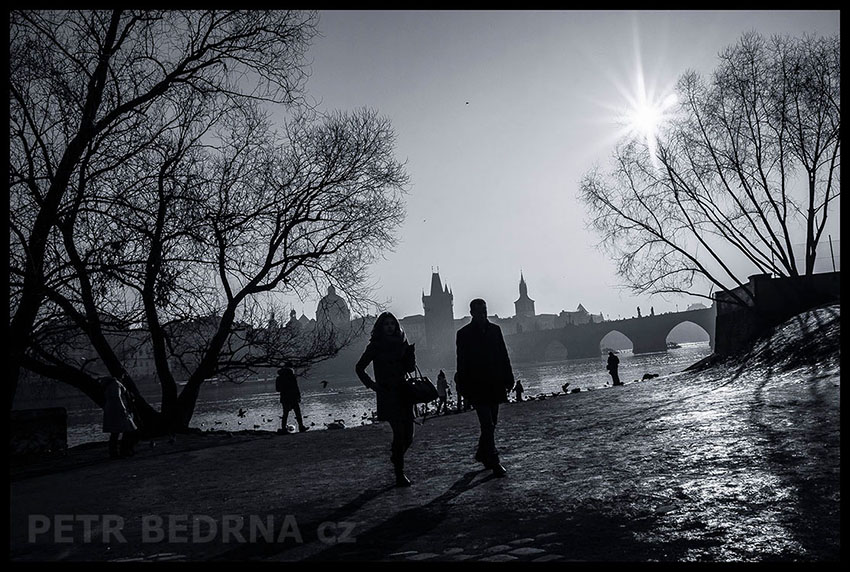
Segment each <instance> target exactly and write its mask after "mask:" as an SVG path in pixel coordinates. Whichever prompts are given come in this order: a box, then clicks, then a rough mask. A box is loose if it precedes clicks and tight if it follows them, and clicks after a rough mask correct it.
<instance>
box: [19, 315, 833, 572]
mask: <svg viewBox="0 0 850 572" xmlns="http://www.w3.org/2000/svg"><path fill="white" fill-rule="evenodd" d="M838 324H839V309H838V307H837V306H834V307H831V308H827V309H824V310H821V311H819V312H817V313H813V314H812V315H811V316H810V317H808V318H807V319H806V320H802V321H799V322H798V323H791V324H789V325H788V326H787V327H786V328H785V329H783V330H782V331H780V332H779V333H778V334H777V336H776V337H775V338H774V340H773V345H772V346H769V345H762V346H759V347H757V348H755V350H754V351H753V353H752V355H751V356H749V357H748V358H747V359H746V360H744V361H739V362H735V363H731V364H727V365H726V366H721V367H713V368H709V369H705V370H703V371H696V372H684V373H680V374H675V375H671V376H666V377H660V378H656V379H652V380H648V381H643V382H638V383H631V384H627V385H625V386H622V387H612V388H605V389H599V390H594V391H582V392H580V393H576V394H570V395H559V396H556V397H548V398H546V399H545V400H534V401H527V402H523V403H511V404H508V405H505V406H503V408H502V409H501V411H500V419H499V425H498V427H497V435H496V438H497V444H498V445H499V447H500V451H501V455H502V460H503V464H504V465H505V467H506V468H507V469H508V474H507V476H506V477H505V478H501V479H500V478H495V477H493V475H492V474H491V473H490V471H487V470H484V469H483V468H482V467H481V465H480V464H478V463H476V462H475V461H474V460H473V458H472V455H473V453H474V449H475V444H476V441H477V436H478V427H477V419H476V417H475V415H474V413H471V412H468V413H462V414H452V415H446V416H441V417H438V418H428V419H427V420H426V421H425V423H424V424H423V425H421V426H417V428H416V430H417V433H416V436H415V439H414V444H413V447H412V448H411V450H410V451H409V452H408V455H407V469H406V472H407V474H408V476H409V477H410V478H411V480H412V481H413V486H412V487H410V488H406V489H397V488H394V487H393V486H392V484H393V475H392V469H391V466H390V463H389V459H388V457H389V441H390V437H391V431H390V428H389V427H388V426H387V425H386V424H379V425H373V426H364V427H356V428H352V429H346V430H341V431H319V432H315V433H311V432H307V433H302V434H293V435H277V434H272V433H261V432H256V433H241V434H236V435H231V436H223V435H220V434H218V435H195V436H182V435H181V436H178V438H177V442H176V443H160V444H159V445H158V446H157V447H155V448H152V449H151V448H147V449H145V448H141V449H140V453H139V454H138V455H137V456H136V457H134V458H132V459H127V460H117V461H108V460H101V457H100V455H101V454H102V453H103V452H104V451H101V450H100V449H92V448H83V449H80V450H76V449H75V450H73V451H72V452H71V453H69V455H68V458H66V460H65V461H64V462H63V463H64V464H61V463H60V464H54V465H53V466H50V465H49V464H47V465H45V464H42V465H41V466H37V465H36V466H31V467H29V468H20V469H17V470H13V471H12V482H11V496H10V503H11V507H10V523H11V532H10V551H11V558H12V559H13V560H21V561H26V560H122V561H130V560H147V561H154V560H155V561H171V560H175V561H186V560H210V559H212V560H220V559H223V560H273V561H291V560H307V561H313V560H325V561H327V560H340V561H378V560H380V561H405V562H415V561H429V562H432V561H484V562H501V561H511V562H519V561H526V562H531V561H534V562H547V561H551V562H567V561H679V562H684V561H837V560H838V559H839V552H840V550H839V549H840V542H839V537H840V535H839V532H840V516H839V507H840V424H839V419H840V415H839V414H840V363H839V357H838V356H837V355H835V354H830V352H829V350H830V349H832V350H835V349H837V348H838V345H837V344H838V338H839V336H840V329H839V325H838ZM815 336H816V337H817V339H819V340H821V342H820V343H819V345H818V347H819V348H822V349H823V348H825V351H823V352H821V353H817V352H814V353H813V352H812V351H808V350H807V353H803V354H801V353H800V352H801V351H802V350H805V349H806V347H807V346H806V344H807V343H808V342H807V341H806V340H809V339H810V338H811V339H815ZM824 339H826V340H828V341H829V343H827V344H824V343H823V340H824ZM833 342H834V343H833ZM780 346H781V347H782V349H781V350H777V349H776V348H778V347H780ZM771 348H772V349H771ZM810 349H811V348H810ZM801 356H802V357H801ZM142 445H144V443H143V444H142ZM110 519H111V520H110ZM240 519H241V520H240ZM86 520H88V521H89V522H90V523H91V528H90V529H89V530H88V533H89V534H88V537H89V538H88V539H87V535H86V532H87V531H86V530H85V526H84V524H85V521H86ZM118 521H120V524H121V527H120V533H118V534H115V522H118ZM62 526H65V528H62ZM110 526H112V528H110ZM28 535H29V536H30V537H31V538H28ZM104 540H106V542H104ZM169 540H170V541H169ZM66 541H67V542H66Z"/></svg>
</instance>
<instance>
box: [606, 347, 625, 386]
mask: <svg viewBox="0 0 850 572" xmlns="http://www.w3.org/2000/svg"><path fill="white" fill-rule="evenodd" d="M619 366H620V358H618V357H617V356H615V355H614V352H608V365H607V366H605V368H606V369H607V370H608V373H610V374H611V380H612V381H613V383H614V385H623V382H622V381H620V374H619V373H618V372H617V368H618V367H619Z"/></svg>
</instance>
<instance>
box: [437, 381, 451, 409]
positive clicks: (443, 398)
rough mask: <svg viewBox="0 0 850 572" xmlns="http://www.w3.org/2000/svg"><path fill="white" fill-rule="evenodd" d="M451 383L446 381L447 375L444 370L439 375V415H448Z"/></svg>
mask: <svg viewBox="0 0 850 572" xmlns="http://www.w3.org/2000/svg"><path fill="white" fill-rule="evenodd" d="M449 391H450V389H449V382H448V381H446V374H445V373H444V372H443V370H440V373H438V374H437V415H439V414H440V412H441V411H442V412H443V413H448V408H449V404H448V400H449Z"/></svg>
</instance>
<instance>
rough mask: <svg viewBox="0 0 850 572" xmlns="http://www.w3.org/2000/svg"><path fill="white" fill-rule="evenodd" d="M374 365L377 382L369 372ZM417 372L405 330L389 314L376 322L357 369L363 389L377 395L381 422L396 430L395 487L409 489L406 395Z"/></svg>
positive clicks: (410, 438) (409, 418)
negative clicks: (412, 374)
mask: <svg viewBox="0 0 850 572" xmlns="http://www.w3.org/2000/svg"><path fill="white" fill-rule="evenodd" d="M370 363H371V364H372V369H373V370H374V374H375V379H374V380H372V378H371V377H369V374H368V373H367V372H366V367H367V366H368V365H369V364H370ZM415 369H416V354H415V347H414V345H413V344H409V343H408V342H407V338H406V337H405V335H404V330H402V329H401V325H400V324H399V323H398V320H397V319H396V317H395V316H393V315H392V314H391V313H390V312H384V313H382V314H381V315H380V316H378V319H377V320H375V325H374V326H373V327H372V336H371V338H370V339H369V344H368V345H367V346H366V350H365V351H364V352H363V355H362V356H361V357H360V360H359V361H358V362H357V365H355V366H354V370H355V371H356V372H357V377H358V378H360V381H361V382H363V385H365V386H366V387H368V388H369V389H371V390H373V391H374V392H375V398H376V400H377V406H378V407H377V418H378V421H387V422H389V424H390V427H392V430H393V441H392V445H391V447H390V461H391V462H392V464H393V468H394V470H395V476H396V486H399V487H408V486H410V479H408V478H407V475H405V474H404V454H405V452H406V451H407V449H408V448H410V445H412V444H413V419H414V412H413V403H411V402H410V401H409V400H408V399H407V396H406V395H405V394H404V387H403V381H404V377H405V373H407V372H412V371H414V370H415Z"/></svg>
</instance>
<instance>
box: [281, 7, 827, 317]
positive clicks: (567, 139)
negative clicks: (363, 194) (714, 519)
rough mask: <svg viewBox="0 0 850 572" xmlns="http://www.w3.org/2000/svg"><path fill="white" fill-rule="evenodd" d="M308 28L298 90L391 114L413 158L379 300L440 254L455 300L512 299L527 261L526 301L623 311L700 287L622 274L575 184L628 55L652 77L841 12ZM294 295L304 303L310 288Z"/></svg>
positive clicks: (407, 308)
mask: <svg viewBox="0 0 850 572" xmlns="http://www.w3.org/2000/svg"><path fill="white" fill-rule="evenodd" d="M319 30H320V32H321V34H322V36H321V37H319V38H317V39H316V40H315V41H314V44H313V46H312V48H311V51H310V56H311V58H312V60H313V66H312V68H313V72H312V76H311V78H310V80H309V82H308V84H307V89H308V92H309V94H310V95H311V96H312V97H314V98H316V99H317V100H319V101H320V105H319V107H320V109H322V110H326V111H329V110H332V109H341V110H350V109H354V108H356V107H362V106H366V107H371V108H375V109H377V110H378V111H379V112H380V113H381V114H383V115H385V116H387V117H389V118H390V119H391V121H392V123H393V127H394V129H395V131H396V134H397V156H398V158H400V159H402V160H406V161H407V168H408V173H409V174H410V177H411V184H410V191H411V192H410V194H409V195H408V197H407V219H406V222H405V224H404V226H403V227H402V228H401V230H400V233H399V244H398V246H397V248H396V249H395V251H394V252H388V253H387V254H386V260H382V261H380V262H379V263H377V264H375V265H374V266H373V267H372V269H371V275H372V279H373V281H374V282H375V283H376V284H377V289H376V294H377V296H378V298H379V299H380V300H384V301H387V302H388V309H389V310H390V311H392V312H394V313H395V314H396V315H397V316H399V317H401V316H407V315H411V314H421V313H422V312H423V310H422V302H421V294H422V290H423V289H424V290H426V294H427V293H428V292H427V290H428V288H429V285H430V279H431V269H432V267H435V268H436V267H439V271H440V275H441V276H442V278H443V280H444V282H446V283H448V284H449V286H450V288H451V289H452V291H453V292H454V312H455V317H462V316H464V315H467V314H468V303H469V300H471V299H472V298H475V297H483V298H485V299H486V300H487V303H488V308H489V310H490V313H491V314H492V313H496V314H498V315H500V316H503V317H504V316H512V315H513V314H514V307H513V302H514V300H516V298H517V297H518V282H519V277H520V270H522V272H523V274H524V276H525V280H526V282H527V284H528V291H529V295H530V297H531V298H533V299H534V300H535V301H536V310H537V313H557V312H560V311H561V310H574V309H575V308H576V306H577V305H578V304H579V303H581V304H583V305H584V306H585V308H587V309H588V310H589V311H590V312H593V313H598V312H602V313H604V314H605V316H606V318H607V317H609V316H610V317H612V318H616V317H617V316H618V315H622V316H624V317H625V316H631V315H633V314H634V313H635V311H636V310H635V307H636V306H637V305H640V306H641V309H642V310H643V311H644V312H645V313H647V312H648V310H649V307H650V305H652V306H654V307H655V311H656V312H664V311H668V310H675V309H676V305H677V304H678V305H679V308H680V309H684V308H685V306H687V305H688V304H689V303H690V302H693V301H699V300H698V299H682V298H675V297H667V298H666V299H663V298H661V297H654V298H649V297H645V298H639V299H637V298H633V297H632V296H631V295H630V294H629V293H628V292H626V291H625V290H623V289H621V288H619V286H620V281H619V279H618V277H617V276H616V274H615V268H614V265H613V263H612V262H611V261H609V260H607V259H606V258H605V257H604V255H603V254H602V253H601V252H600V251H598V250H597V249H596V248H595V244H596V243H597V242H598V236H596V235H595V234H594V233H592V232H591V231H590V230H588V229H587V228H586V220H585V219H586V216H585V212H584V207H583V205H582V203H580V202H579V201H578V200H577V198H576V195H577V191H578V182H579V180H580V179H581V177H582V175H583V174H584V173H585V172H586V171H587V170H588V169H589V168H590V167H592V166H593V165H594V163H599V164H600V165H602V166H604V165H605V163H606V162H607V159H608V157H609V156H610V153H611V150H612V149H613V143H614V140H615V137H616V134H617V131H618V129H619V127H618V125H617V124H616V122H615V120H614V115H615V112H614V109H615V108H624V107H625V106H626V101H627V97H628V96H629V95H631V94H634V93H636V77H637V72H638V69H639V68H641V69H642V70H643V74H644V76H645V78H646V83H647V88H648V89H654V90H655V93H657V94H661V93H664V92H665V91H666V90H669V89H670V88H671V87H672V85H673V84H674V83H675V81H676V79H677V78H678V77H679V76H680V75H681V74H682V73H683V72H684V71H686V70H687V69H689V68H692V69H696V70H698V71H701V72H703V73H707V72H710V71H711V70H712V69H713V68H714V67H715V65H716V63H717V59H716V56H717V53H718V52H719V51H720V50H722V49H723V48H724V47H726V46H728V45H731V44H734V43H735V42H736V41H737V40H738V39H739V38H740V36H741V35H742V34H743V33H745V32H747V31H750V30H755V31H758V32H760V33H763V34H764V35H771V34H776V33H788V34H791V35H795V36H796V35H801V34H803V33H817V34H835V33H838V32H839V12H838V11H811V12H809V11H717V12H713V11H638V12H633V11H600V12H596V11H529V12H524V11H394V12H390V11H328V12H322V13H321V15H320V22H319ZM467 102H469V103H468V104H467ZM837 218H838V217H837V213H836V216H834V217H833V221H835V222H837ZM829 231H831V232H832V234H833V237H834V238H835V237H837V234H838V226H837V224H836V225H835V226H833V227H831V228H830V229H829ZM296 310H297V311H298V313H299V314H300V313H301V312H302V311H303V312H304V313H306V314H307V315H308V316H310V317H313V316H314V315H315V303H310V302H307V303H305V304H303V305H301V307H299V306H298V305H296Z"/></svg>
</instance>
